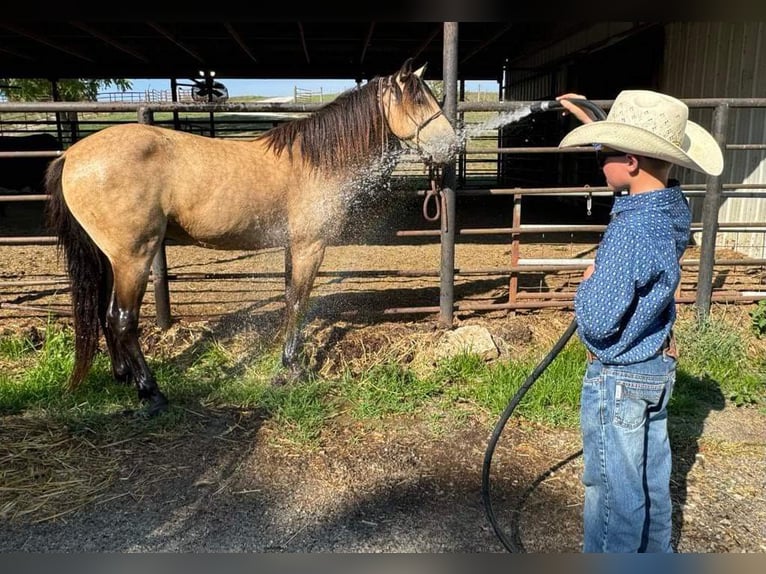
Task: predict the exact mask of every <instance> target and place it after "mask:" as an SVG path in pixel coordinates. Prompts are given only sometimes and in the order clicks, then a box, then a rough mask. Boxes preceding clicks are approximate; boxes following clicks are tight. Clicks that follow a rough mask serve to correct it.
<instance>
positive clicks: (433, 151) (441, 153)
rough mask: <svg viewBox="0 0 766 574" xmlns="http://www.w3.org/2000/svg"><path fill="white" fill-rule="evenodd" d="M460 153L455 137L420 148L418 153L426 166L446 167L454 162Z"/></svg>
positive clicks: (458, 143)
mask: <svg viewBox="0 0 766 574" xmlns="http://www.w3.org/2000/svg"><path fill="white" fill-rule="evenodd" d="M459 151H460V142H459V140H458V138H457V136H455V137H453V138H446V139H444V140H442V141H438V142H430V143H429V145H424V146H422V148H421V150H420V153H421V155H422V157H423V162H424V163H426V164H427V165H447V164H448V163H451V162H453V161H454V160H455V158H456V157H457V154H458V152H459Z"/></svg>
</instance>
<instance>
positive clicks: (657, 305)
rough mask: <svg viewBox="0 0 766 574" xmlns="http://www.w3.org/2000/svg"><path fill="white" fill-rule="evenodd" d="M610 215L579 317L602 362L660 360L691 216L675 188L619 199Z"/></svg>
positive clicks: (580, 291)
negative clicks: (652, 358) (658, 355)
mask: <svg viewBox="0 0 766 574" xmlns="http://www.w3.org/2000/svg"><path fill="white" fill-rule="evenodd" d="M611 215H612V220H611V221H610V223H609V225H608V226H607V227H606V230H605V231H604V237H603V239H602V240H601V244H600V245H599V247H598V251H597V252H596V259H595V270H594V272H593V274H592V275H591V276H590V277H589V278H588V279H585V280H583V281H582V282H581V283H580V285H579V287H578V288H577V293H576V294H575V318H576V319H577V329H578V332H579V336H580V339H581V340H582V342H583V343H584V344H585V346H586V347H587V348H588V349H590V351H591V352H592V353H593V354H594V355H596V357H597V358H598V359H599V360H600V361H601V362H603V363H608V364H619V365H624V364H628V363H636V362H639V361H643V360H645V359H648V358H649V357H651V356H653V355H654V354H655V353H657V351H659V350H660V348H661V347H662V344H663V342H664V340H665V338H666V337H667V336H668V335H669V333H670V330H671V328H672V327H673V324H674V322H675V319H676V307H675V290H676V287H677V286H678V283H679V281H680V279H681V268H680V265H679V260H680V258H681V256H682V255H683V253H684V251H685V249H686V246H687V244H688V242H689V234H690V226H691V212H690V210H689V205H688V203H687V201H686V198H685V197H684V195H683V193H682V192H681V188H680V187H678V186H675V187H669V188H665V189H659V190H656V191H651V192H647V193H639V194H636V195H625V196H616V197H615V199H614V206H613V207H612V213H611Z"/></svg>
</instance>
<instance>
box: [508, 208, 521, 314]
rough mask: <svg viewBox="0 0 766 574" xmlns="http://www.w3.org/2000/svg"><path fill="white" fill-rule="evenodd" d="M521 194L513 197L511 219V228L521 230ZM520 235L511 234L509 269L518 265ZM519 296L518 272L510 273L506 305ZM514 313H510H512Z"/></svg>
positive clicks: (516, 232)
mask: <svg viewBox="0 0 766 574" xmlns="http://www.w3.org/2000/svg"><path fill="white" fill-rule="evenodd" d="M521 197H522V196H521V194H518V193H515V194H514V195H513V218H512V223H511V226H512V227H513V228H514V229H517V230H518V229H521ZM520 241H521V233H520V232H519V231H515V232H512V233H511V267H517V266H518V265H519V254H520V251H521V249H520V245H519V243H520ZM518 294H519V272H518V271H514V270H512V271H511V278H510V280H509V281H508V303H516V301H518ZM513 312H515V311H512V313H513Z"/></svg>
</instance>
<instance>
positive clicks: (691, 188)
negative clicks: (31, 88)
mask: <svg viewBox="0 0 766 574" xmlns="http://www.w3.org/2000/svg"><path fill="white" fill-rule="evenodd" d="M447 72H449V70H445V75H449V74H447ZM685 101H686V102H687V104H689V106H690V107H707V108H712V109H713V111H714V113H713V128H712V130H711V131H712V133H713V134H714V136H715V137H716V139H717V141H718V142H719V144H720V145H721V146H722V148H723V149H724V150H725V152H726V153H729V152H737V151H752V150H764V149H766V144H761V143H752V142H750V143H742V142H727V141H726V139H725V134H726V133H727V126H728V122H729V119H730V113H731V111H732V110H736V109H740V108H766V99H761V98H739V99H720V98H716V99H694V100H685ZM446 103H447V102H445V105H446ZM531 103H532V102H517V101H505V102H486V101H477V102H466V101H462V102H455V103H453V104H452V105H453V113H464V112H471V111H495V112H501V113H502V112H508V111H513V110H517V109H520V108H522V107H525V106H528V105H529V104H531ZM595 103H596V104H598V105H602V106H605V107H608V106H609V105H610V104H611V101H596V102H595ZM321 107H322V105H321V104H294V103H274V102H268V103H257V102H253V103H228V102H227V103H188V102H180V103H178V102H177V103H166V102H156V103H155V102H150V103H142V104H141V105H135V104H128V103H104V102H97V103H94V102H33V103H18V102H12V103H0V124H2V118H3V117H4V116H5V115H6V114H9V113H10V114H41V117H43V118H44V119H43V120H42V121H44V122H49V121H50V120H49V118H50V117H51V114H53V115H55V116H56V118H57V122H59V124H65V123H66V122H65V121H64V120H63V119H62V116H63V115H67V117H70V118H71V114H72V113H75V112H77V113H85V112H89V113H98V114H109V113H115V112H130V113H132V114H135V121H138V122H141V123H156V122H155V118H156V117H157V115H158V114H161V113H173V114H175V113H179V112H189V113H199V112H204V113H209V114H211V116H212V115H213V114H230V113H232V112H249V113H255V112H260V113H265V112H278V113H280V114H284V116H283V117H282V120H281V121H284V120H285V119H289V118H290V117H292V116H293V115H296V114H305V113H311V112H313V111H316V110H317V109H319V108H321ZM24 117H25V119H26V121H29V117H30V116H29V115H26V116H24ZM128 121H131V120H128ZM205 121H207V120H205ZM103 124H104V125H107V124H106V122H103ZM47 129H50V128H49V127H47ZM27 133H28V131H27ZM225 136H226V134H225V133H222V132H220V131H219V133H218V136H217V137H225ZM583 151H586V150H585V148H574V149H569V150H559V149H558V148H556V147H542V146H530V147H503V146H501V145H498V146H497V147H494V148H491V149H489V150H486V151H483V152H476V153H485V154H487V153H488V154H490V155H494V156H495V157H496V158H498V163H497V164H496V165H499V158H502V157H503V156H504V155H506V154H530V155H541V154H554V153H560V154H566V153H578V152H579V153H582V152H583ZM60 153H62V152H61V151H58V150H49V151H46V150H42V151H41V150H36V151H26V152H22V151H4V152H0V166H2V163H1V162H2V161H5V160H6V159H13V158H18V157H24V156H27V157H55V156H57V155H59V154H60ZM465 159H466V154H463V155H462V156H461V157H460V158H459V159H458V161H457V162H456V164H457V165H459V166H460V169H461V170H468V166H469V165H470V164H469V163H467V162H466V161H465ZM483 162H484V163H486V160H483ZM405 171H406V170H405ZM484 172H486V173H488V174H489V175H490V176H491V175H492V173H491V170H486V168H485V169H484V171H482V173H484ZM458 175H462V176H465V175H466V174H465V172H463V173H462V174H458ZM485 175H486V174H485ZM494 175H495V176H497V172H496V173H495V174H494ZM495 178H496V177H495ZM459 179H460V178H457V179H453V180H449V179H447V180H446V182H445V188H446V189H447V190H448V192H450V191H452V190H454V192H452V193H451V197H450V196H449V195H450V194H448V197H447V201H448V203H447V206H448V208H449V209H451V210H452V211H449V209H448V210H447V212H446V216H447V217H448V218H449V217H450V213H451V214H452V216H451V219H450V220H451V221H454V220H455V217H454V213H455V211H454V209H455V208H454V202H455V198H456V197H482V196H506V197H509V199H510V200H511V201H512V202H513V208H512V214H511V218H510V219H511V221H510V225H509V226H508V225H505V226H499V227H475V228H470V227H465V228H457V229H455V228H454V226H449V227H447V226H445V222H444V220H442V221H441V228H440V229H409V230H407V229H400V230H397V231H395V235H396V236H397V237H413V238H414V237H429V236H432V237H434V238H437V237H438V238H439V241H440V243H441V246H442V258H441V261H440V262H439V266H438V270H434V269H423V270H416V271H408V272H406V273H407V274H413V273H417V274H420V275H421V276H438V277H439V278H440V299H439V304H438V305H426V306H420V307H396V308H387V309H383V310H382V312H383V313H385V314H397V313H407V314H412V313H429V314H430V313H435V312H439V313H440V320H441V321H442V322H445V323H448V324H449V323H451V318H452V313H453V312H455V311H490V310H508V311H514V310H522V309H535V308H545V307H569V306H571V305H572V301H573V296H574V290H575V289H576V285H577V282H578V277H577V276H574V277H570V278H568V279H567V280H566V281H565V287H564V288H562V289H563V290H548V291H543V290H538V291H530V290H528V289H525V288H523V287H522V283H523V282H522V279H523V277H524V275H525V274H528V273H548V274H552V275H556V274H567V273H569V274H571V273H573V272H574V273H576V274H581V271H582V269H584V268H585V267H586V266H587V265H588V264H589V263H590V262H591V259H586V258H579V259H577V260H570V261H561V260H553V261H550V262H542V261H540V260H534V259H531V258H525V257H522V247H523V246H524V245H528V240H529V238H532V241H534V240H535V238H538V239H539V238H540V237H541V236H545V235H546V234H548V235H560V236H564V237H567V236H568V237H570V238H574V237H576V236H578V237H579V236H581V235H583V234H590V235H591V236H593V235H598V234H600V233H602V232H603V230H604V228H605V225H567V224H563V225H552V224H527V223H523V222H522V205H523V198H524V197H534V196H546V197H559V198H561V197H576V198H584V199H586V200H589V199H592V198H594V197H609V196H611V192H610V191H609V190H608V188H606V187H588V186H569V187H561V186H550V187H544V186H540V187H524V188H521V187H504V186H502V185H497V184H495V185H492V184H490V185H482V186H478V185H474V183H472V182H473V181H474V180H471V179H470V178H468V179H465V178H464V181H465V182H466V183H464V184H458V180H459ZM424 187H426V186H424ZM683 188H684V191H685V193H686V195H687V196H688V197H700V198H703V201H704V205H703V212H702V217H701V220H700V221H696V222H695V223H694V224H693V231H698V232H701V234H702V242H701V245H700V250H699V251H700V252H699V257H698V258H695V259H687V258H685V259H684V260H683V261H682V270H683V275H684V277H683V279H682V285H681V286H680V287H679V291H678V292H677V297H676V300H677V301H678V302H679V303H689V304H694V305H696V306H697V308H698V309H699V310H700V312H701V313H703V314H707V312H709V308H710V305H711V303H712V302H716V301H731V302H752V301H757V300H761V299H766V290H763V291H761V289H760V287H759V286H758V284H755V285H754V284H750V285H743V286H742V287H741V288H739V289H738V290H732V289H729V288H723V287H721V286H717V285H716V277H715V270H716V269H719V270H722V269H723V270H727V272H728V270H731V269H735V268H746V269H747V270H748V272H749V273H750V274H751V275H754V274H756V273H761V272H762V271H763V269H764V267H766V259H761V258H753V257H749V258H748V257H743V258H742V259H730V258H729V259H727V258H721V257H719V258H716V235H717V234H718V233H719V232H720V231H746V232H753V233H756V232H757V233H763V234H764V236H765V237H766V221H763V222H762V221H748V222H740V223H719V221H718V208H719V206H720V205H721V202H722V201H724V200H726V199H727V198H750V199H761V198H764V197H766V182H747V183H741V182H736V181H723V180H722V179H721V178H720V177H719V178H707V180H706V181H705V183H702V184H699V183H694V184H688V185H683ZM426 193H427V191H426V190H425V189H420V190H417V194H419V195H420V196H423V195H425V194H426ZM46 199H47V196H45V195H44V194H18V193H10V194H5V195H0V210H2V207H3V205H4V204H7V203H10V202H44V201H46ZM450 206H451V207H450ZM444 216H445V213H442V218H444ZM445 228H446V232H445ZM480 235H496V236H499V237H502V238H503V239H504V240H508V241H509V251H510V255H509V261H508V266H507V267H506V268H504V269H500V270H497V269H495V270H488V269H485V270H482V269H478V268H477V269H456V268H455V266H454V252H455V249H456V248H459V244H460V239H461V238H467V237H469V236H480ZM525 240H526V241H525ZM52 244H55V238H53V237H50V236H2V237H0V246H2V245H9V246H10V245H52ZM695 270H696V275H694V271H695ZM483 272H486V273H488V274H495V275H497V274H498V273H504V274H507V277H508V284H507V285H508V288H507V289H508V294H507V298H506V300H504V301H502V302H496V303H475V302H473V303H472V302H470V301H454V292H453V286H454V282H455V277H456V276H457V277H461V276H473V275H476V274H481V273H483ZM351 273H352V274H354V273H355V274H362V272H351ZM376 273H379V272H376ZM388 273H389V274H390V275H391V276H393V277H395V276H397V275H403V274H405V272H403V271H401V270H400V271H397V270H389V271H388ZM215 276H216V277H219V278H225V277H226V276H227V275H226V274H217V275H215ZM152 280H153V285H154V291H155V305H156V307H157V313H156V317H157V322H158V324H160V326H163V327H167V326H169V324H170V318H171V313H170V296H169V289H168V281H185V280H192V278H190V277H188V276H187V277H184V276H182V275H180V274H174V273H172V268H170V269H169V268H168V263H167V260H166V255H165V252H164V249H163V250H161V253H160V254H159V255H158V258H157V259H156V261H155V265H154V266H153V271H152ZM54 281H55V282H56V283H58V282H60V280H59V279H55V280H54ZM5 284H8V285H12V284H13V285H17V284H19V281H15V280H14V279H10V280H9V281H7V282H6V281H4V280H0V285H5ZM31 285H32V283H30V284H27V286H31ZM39 285H40V286H44V282H39ZM2 306H3V307H6V308H23V305H18V304H16V303H13V302H3V303H2ZM29 309H30V310H34V308H33V307H32V306H30V307H29ZM36 310H38V311H39V309H36Z"/></svg>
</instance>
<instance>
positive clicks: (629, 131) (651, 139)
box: [559, 120, 723, 175]
mask: <svg viewBox="0 0 766 574" xmlns="http://www.w3.org/2000/svg"><path fill="white" fill-rule="evenodd" d="M592 144H601V145H603V146H604V147H608V148H611V149H616V150H619V151H624V152H625V153H635V154H636V155H643V156H647V157H656V158H659V159H662V160H665V161H669V162H670V163H673V164H676V165H679V166H681V167H688V168H689V169H693V170H694V171H700V172H703V173H707V174H708V175H721V172H723V153H722V152H721V148H720V146H719V145H718V143H717V142H716V141H715V139H714V138H713V136H712V135H710V133H708V131H707V130H706V129H705V128H703V127H702V126H700V125H698V124H696V123H694V122H692V121H687V122H686V133H685V134H684V141H683V142H682V144H681V145H680V146H677V145H674V144H673V143H671V142H669V141H667V140H665V139H663V138H661V137H659V136H657V135H655V134H654V133H652V132H650V131H648V130H645V129H643V128H639V127H636V126H631V125H629V124H625V123H622V122H612V121H608V120H602V121H596V122H591V123H588V124H585V125H582V126H578V127H576V128H575V129H573V130H572V131H571V132H569V133H568V134H567V135H566V136H565V137H564V139H562V140H561V143H560V144H559V147H573V146H582V145H592Z"/></svg>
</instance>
